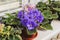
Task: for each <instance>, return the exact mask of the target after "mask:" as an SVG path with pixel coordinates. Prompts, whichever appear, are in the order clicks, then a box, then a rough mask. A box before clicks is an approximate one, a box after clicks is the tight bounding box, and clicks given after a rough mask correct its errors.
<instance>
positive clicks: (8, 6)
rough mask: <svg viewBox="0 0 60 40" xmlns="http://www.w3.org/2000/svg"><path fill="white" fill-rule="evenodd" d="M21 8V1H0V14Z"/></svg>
mask: <svg viewBox="0 0 60 40" xmlns="http://www.w3.org/2000/svg"><path fill="white" fill-rule="evenodd" d="M21 6H22V0H0V13H1V12H5V11H8V10H10V11H11V10H15V9H17V8H19V7H21Z"/></svg>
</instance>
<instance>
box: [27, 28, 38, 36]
mask: <svg viewBox="0 0 60 40" xmlns="http://www.w3.org/2000/svg"><path fill="white" fill-rule="evenodd" d="M36 32H37V31H36V29H34V30H28V29H27V34H28V35H32V34H34V33H36Z"/></svg>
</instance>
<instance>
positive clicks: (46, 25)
mask: <svg viewBox="0 0 60 40" xmlns="http://www.w3.org/2000/svg"><path fill="white" fill-rule="evenodd" d="M40 27H41V28H43V29H45V30H52V26H51V25H50V24H48V23H47V24H44V25H41V26H40Z"/></svg>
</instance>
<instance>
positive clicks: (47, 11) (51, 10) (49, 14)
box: [36, 0, 60, 30]
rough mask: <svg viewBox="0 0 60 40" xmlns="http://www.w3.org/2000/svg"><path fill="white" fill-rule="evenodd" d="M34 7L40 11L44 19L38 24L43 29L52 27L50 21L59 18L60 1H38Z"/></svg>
mask: <svg viewBox="0 0 60 40" xmlns="http://www.w3.org/2000/svg"><path fill="white" fill-rule="evenodd" d="M36 7H37V8H38V9H39V10H40V11H41V12H42V14H43V16H44V19H45V20H44V21H43V22H42V24H41V25H40V28H43V29H46V30H48V29H52V28H51V21H52V20H60V1H56V0H48V1H47V2H42V1H41V2H38V3H37V5H36Z"/></svg>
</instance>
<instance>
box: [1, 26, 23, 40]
mask: <svg viewBox="0 0 60 40" xmlns="http://www.w3.org/2000/svg"><path fill="white" fill-rule="evenodd" d="M0 27H1V29H0V40H22V38H21V36H20V34H21V30H17V29H14V28H13V27H11V26H3V27H2V26H0Z"/></svg>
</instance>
